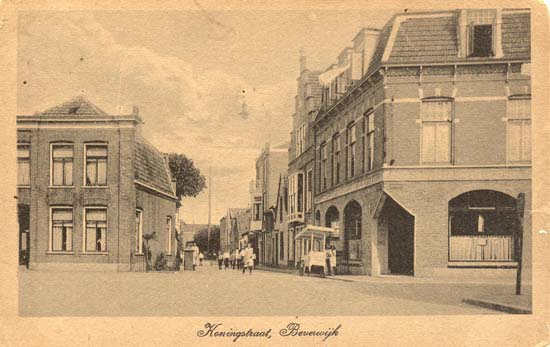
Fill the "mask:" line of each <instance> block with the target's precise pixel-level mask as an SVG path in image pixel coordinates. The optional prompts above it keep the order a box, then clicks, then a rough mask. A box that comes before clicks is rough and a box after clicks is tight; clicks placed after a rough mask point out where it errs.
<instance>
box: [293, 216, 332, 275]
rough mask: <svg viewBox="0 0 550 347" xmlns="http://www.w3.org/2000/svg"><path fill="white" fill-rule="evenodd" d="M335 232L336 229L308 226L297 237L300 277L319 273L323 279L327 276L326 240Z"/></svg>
mask: <svg viewBox="0 0 550 347" xmlns="http://www.w3.org/2000/svg"><path fill="white" fill-rule="evenodd" d="M333 232H334V228H325V227H320V226H313V225H308V226H306V227H305V228H304V229H302V231H300V232H299V233H298V234H297V235H296V244H297V248H298V249H299V251H298V254H299V256H300V264H299V269H300V275H303V274H304V273H305V274H307V275H308V276H309V274H311V273H318V274H319V275H320V276H321V277H325V276H326V274H327V273H328V269H327V261H326V260H327V253H326V250H325V242H326V241H325V240H326V238H327V237H328V236H330V235H332V234H333Z"/></svg>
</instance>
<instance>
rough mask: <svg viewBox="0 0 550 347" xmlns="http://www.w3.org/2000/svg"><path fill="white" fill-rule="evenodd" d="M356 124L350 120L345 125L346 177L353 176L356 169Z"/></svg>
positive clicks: (348, 178)
mask: <svg viewBox="0 0 550 347" xmlns="http://www.w3.org/2000/svg"><path fill="white" fill-rule="evenodd" d="M356 126H357V124H356V122H351V123H350V124H348V126H347V127H346V179H347V180H350V179H352V178H354V177H355V173H356V172H355V171H356V170H355V169H356V158H355V156H356V148H355V145H356V143H357V128H356Z"/></svg>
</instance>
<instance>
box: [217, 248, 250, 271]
mask: <svg viewBox="0 0 550 347" xmlns="http://www.w3.org/2000/svg"><path fill="white" fill-rule="evenodd" d="M255 259H256V254H254V250H253V249H252V248H251V247H250V246H249V245H246V247H244V248H241V249H235V250H233V249H229V250H225V251H224V252H222V251H220V253H219V254H218V268H219V269H220V270H221V269H222V266H223V268H224V269H225V270H227V269H230V268H231V269H233V270H235V269H237V270H241V269H242V271H243V274H244V273H245V271H246V269H248V271H249V273H250V274H252V269H253V268H254V260H255Z"/></svg>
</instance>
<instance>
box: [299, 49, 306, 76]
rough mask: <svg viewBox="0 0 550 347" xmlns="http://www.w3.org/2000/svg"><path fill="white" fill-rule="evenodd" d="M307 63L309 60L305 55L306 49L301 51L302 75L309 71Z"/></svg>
mask: <svg viewBox="0 0 550 347" xmlns="http://www.w3.org/2000/svg"><path fill="white" fill-rule="evenodd" d="M306 63H307V59H306V55H305V53H304V48H301V49H300V73H301V72H304V71H305V70H307V65H306Z"/></svg>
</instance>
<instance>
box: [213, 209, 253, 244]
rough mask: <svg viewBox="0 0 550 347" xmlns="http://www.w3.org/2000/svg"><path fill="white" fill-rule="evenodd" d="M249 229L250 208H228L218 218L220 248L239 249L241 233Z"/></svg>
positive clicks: (247, 231) (245, 232)
mask: <svg viewBox="0 0 550 347" xmlns="http://www.w3.org/2000/svg"><path fill="white" fill-rule="evenodd" d="M249 231H250V209H248V208H228V209H227V213H226V215H225V216H223V217H222V218H221V219H220V250H222V251H229V250H235V249H239V247H240V246H241V238H242V235H243V234H248V233H249Z"/></svg>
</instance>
